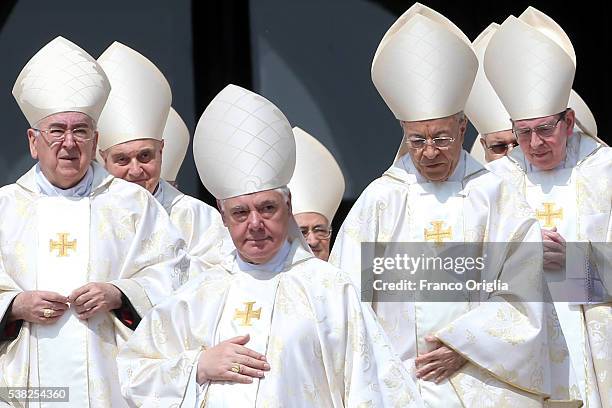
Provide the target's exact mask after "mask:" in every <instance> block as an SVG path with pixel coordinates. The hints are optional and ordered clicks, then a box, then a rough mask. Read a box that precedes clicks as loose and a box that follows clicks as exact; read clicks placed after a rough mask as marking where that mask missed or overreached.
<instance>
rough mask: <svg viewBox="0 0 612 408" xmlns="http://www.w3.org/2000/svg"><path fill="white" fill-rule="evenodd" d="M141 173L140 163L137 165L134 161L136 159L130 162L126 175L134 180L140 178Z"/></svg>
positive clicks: (136, 161)
mask: <svg viewBox="0 0 612 408" xmlns="http://www.w3.org/2000/svg"><path fill="white" fill-rule="evenodd" d="M142 173H143V171H142V167H141V166H140V163H138V160H136V159H134V160H132V161H131V162H130V166H129V169H128V175H129V176H130V177H131V178H134V179H136V178H138V177H140V176H142Z"/></svg>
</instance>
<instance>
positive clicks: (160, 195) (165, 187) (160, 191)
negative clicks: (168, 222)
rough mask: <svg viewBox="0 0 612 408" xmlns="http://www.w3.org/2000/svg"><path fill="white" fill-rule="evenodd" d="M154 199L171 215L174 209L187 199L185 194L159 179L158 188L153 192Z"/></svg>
mask: <svg viewBox="0 0 612 408" xmlns="http://www.w3.org/2000/svg"><path fill="white" fill-rule="evenodd" d="M153 197H155V199H156V200H157V201H158V202H159V203H160V204H161V205H162V206H163V207H164V209H165V210H166V212H167V213H168V214H170V211H171V210H172V207H173V206H174V205H175V204H176V203H177V202H179V201H180V200H181V198H183V197H185V194H183V193H182V192H180V191H179V190H177V189H176V188H174V187H172V185H171V184H170V183H168V182H167V181H166V180H163V179H159V183H157V188H156V189H155V191H154V192H153Z"/></svg>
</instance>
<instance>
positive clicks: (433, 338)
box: [425, 334, 438, 343]
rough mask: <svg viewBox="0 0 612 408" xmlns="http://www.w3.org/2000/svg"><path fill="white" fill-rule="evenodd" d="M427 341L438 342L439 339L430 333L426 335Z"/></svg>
mask: <svg viewBox="0 0 612 408" xmlns="http://www.w3.org/2000/svg"><path fill="white" fill-rule="evenodd" d="M425 341H426V342H428V343H434V342H437V341H438V339H437V338H436V337H434V336H432V335H431V334H430V335H428V336H425Z"/></svg>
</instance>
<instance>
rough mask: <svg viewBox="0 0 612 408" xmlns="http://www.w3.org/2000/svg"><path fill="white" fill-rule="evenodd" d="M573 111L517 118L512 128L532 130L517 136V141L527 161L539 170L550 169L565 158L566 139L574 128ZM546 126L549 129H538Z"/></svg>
mask: <svg viewBox="0 0 612 408" xmlns="http://www.w3.org/2000/svg"><path fill="white" fill-rule="evenodd" d="M574 118H575V117H574V111H573V110H571V109H568V110H567V111H566V112H565V113H563V112H561V113H558V114H556V115H550V116H544V117H542V118H536V119H525V120H517V121H516V122H513V128H514V130H515V131H517V130H521V129H523V130H527V129H531V130H532V131H531V132H529V134H527V132H526V131H525V132H524V133H525V134H524V135H523V136H519V137H518V143H519V145H520V146H521V150H522V151H523V153H524V154H525V158H526V159H527V161H529V163H531V164H533V165H534V166H535V167H537V168H538V169H540V170H552V169H554V168H555V167H557V166H558V165H559V164H561V162H562V161H563V160H564V159H565V153H566V144H567V139H568V138H569V137H570V136H571V135H572V133H573V129H574ZM543 128H548V129H550V134H547V133H548V132H549V131H544V132H542V131H538V129H543Z"/></svg>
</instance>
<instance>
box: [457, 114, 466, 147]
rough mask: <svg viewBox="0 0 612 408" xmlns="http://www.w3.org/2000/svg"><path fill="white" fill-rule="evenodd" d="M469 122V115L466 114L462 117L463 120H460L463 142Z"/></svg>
mask: <svg viewBox="0 0 612 408" xmlns="http://www.w3.org/2000/svg"><path fill="white" fill-rule="evenodd" d="M467 124H468V120H467V116H465V114H464V115H463V119H461V122H459V138H460V139H461V143H463V138H464V136H465V130H466V129H467Z"/></svg>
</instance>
